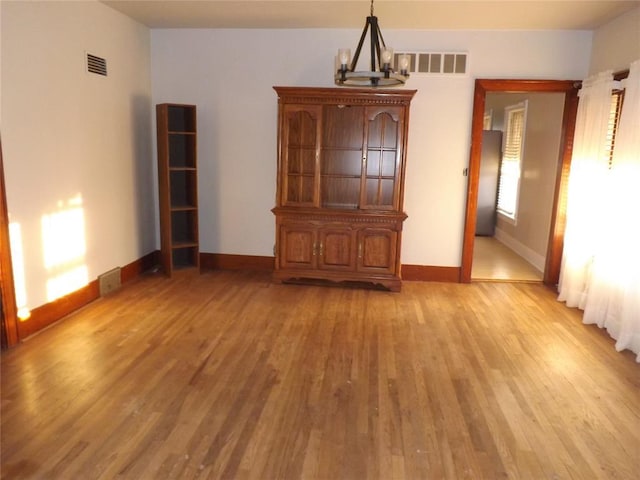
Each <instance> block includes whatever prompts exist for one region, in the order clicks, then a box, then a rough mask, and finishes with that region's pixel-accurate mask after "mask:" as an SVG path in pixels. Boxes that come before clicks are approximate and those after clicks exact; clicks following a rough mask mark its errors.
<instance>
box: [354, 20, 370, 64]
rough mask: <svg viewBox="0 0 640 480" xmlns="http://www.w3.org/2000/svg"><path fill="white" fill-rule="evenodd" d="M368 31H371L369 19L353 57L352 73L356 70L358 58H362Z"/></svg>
mask: <svg viewBox="0 0 640 480" xmlns="http://www.w3.org/2000/svg"><path fill="white" fill-rule="evenodd" d="M367 30H369V17H367V22H366V23H365V24H364V30H362V35H360V41H359V42H358V46H357V47H356V51H355V53H354V55H353V60H351V68H350V70H351V71H352V72H354V71H355V70H356V65H357V64H358V58H359V57H360V50H362V44H363V43H364V39H365V37H366V36H367Z"/></svg>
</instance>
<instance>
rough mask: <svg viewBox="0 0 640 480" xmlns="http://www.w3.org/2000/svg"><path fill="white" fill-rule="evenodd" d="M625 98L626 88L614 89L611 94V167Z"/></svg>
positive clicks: (609, 140) (609, 157)
mask: <svg viewBox="0 0 640 480" xmlns="http://www.w3.org/2000/svg"><path fill="white" fill-rule="evenodd" d="M623 100H624V90H614V91H613V93H612V94H611V108H610V110H609V125H608V126H607V139H606V142H607V146H606V153H605V154H606V156H607V159H608V160H609V168H611V162H612V161H613V147H614V145H615V141H616V132H617V130H618V122H619V121H620V112H621V111H622V101H623Z"/></svg>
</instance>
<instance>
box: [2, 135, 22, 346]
mask: <svg viewBox="0 0 640 480" xmlns="http://www.w3.org/2000/svg"><path fill="white" fill-rule="evenodd" d="M0 294H1V295H2V347H11V346H13V345H15V344H17V343H18V312H17V306H16V292H15V287H14V284H13V266H12V264H11V247H10V243H9V212H8V208H7V194H6V188H5V183H4V163H3V159H2V141H1V140H0Z"/></svg>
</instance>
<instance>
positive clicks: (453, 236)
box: [151, 29, 591, 266]
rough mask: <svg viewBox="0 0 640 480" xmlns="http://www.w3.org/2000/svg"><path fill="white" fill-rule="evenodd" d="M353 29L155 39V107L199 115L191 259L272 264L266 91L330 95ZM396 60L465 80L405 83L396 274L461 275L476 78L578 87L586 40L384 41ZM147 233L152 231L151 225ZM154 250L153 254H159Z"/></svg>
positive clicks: (544, 34)
mask: <svg viewBox="0 0 640 480" xmlns="http://www.w3.org/2000/svg"><path fill="white" fill-rule="evenodd" d="M360 33H361V31H360V30H323V29H316V30H170V29H165V30H162V29H160V30H153V31H152V34H151V38H152V41H151V50H152V78H153V103H162V102H184V103H193V104H195V105H197V106H198V108H199V117H198V130H199V166H200V170H199V173H200V177H199V195H200V240H201V250H202V251H203V252H208V253H228V254H244V255H272V248H273V244H274V236H275V227H274V223H275V222H274V218H273V215H272V214H271V212H270V209H271V208H272V207H273V206H274V200H275V181H276V178H275V176H276V113H277V104H276V103H277V99H276V94H275V92H274V91H273V90H272V88H271V87H272V86H273V85H297V86H333V84H332V82H333V73H332V72H333V66H334V56H335V53H336V52H337V49H338V48H339V47H350V48H352V49H353V48H355V44H356V43H357V40H358V38H359V36H360ZM383 34H384V36H385V40H386V42H387V44H388V45H390V46H393V47H394V48H395V49H396V50H398V51H399V50H409V51H411V50H424V51H454V52H455V51H466V52H468V53H469V70H470V72H469V75H467V76H464V77H462V78H452V77H429V78H424V77H423V78H418V77H413V78H411V79H410V80H409V82H408V83H407V85H406V88H409V89H417V90H418V93H417V94H416V96H415V98H414V101H413V103H412V108H411V123H410V132H409V150H408V165H407V181H406V190H405V210H406V212H407V213H408V215H409V218H408V220H407V221H406V222H405V229H404V236H403V248H402V263H405V264H417V265H437V266H459V265H460V257H461V251H462V235H463V221H464V213H465V203H466V199H465V196H466V177H464V176H463V169H464V168H465V167H466V166H467V165H468V160H469V141H470V131H471V114H472V101H473V89H474V80H475V78H538V79H582V78H584V77H585V75H586V74H587V71H588V67H589V56H590V52H591V32H585V31H535V32H516V31H509V32H491V31H484V32H470V31H466V32H465V31H384V32H383ZM156 228H157V226H156ZM158 246H159V245H158Z"/></svg>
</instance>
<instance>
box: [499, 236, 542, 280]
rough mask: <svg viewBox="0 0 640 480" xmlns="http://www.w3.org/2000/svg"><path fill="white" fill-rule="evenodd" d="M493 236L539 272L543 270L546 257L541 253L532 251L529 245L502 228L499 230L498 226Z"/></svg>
mask: <svg viewBox="0 0 640 480" xmlns="http://www.w3.org/2000/svg"><path fill="white" fill-rule="evenodd" d="M494 236H495V239H496V240H498V241H499V242H500V243H502V244H503V245H505V246H506V247H507V248H509V249H511V250H513V251H514V252H516V253H517V254H518V255H520V256H521V257H522V258H524V259H525V260H526V261H527V262H529V263H530V264H531V265H533V266H534V267H535V268H536V269H538V270H539V271H540V272H544V265H545V261H546V259H545V258H544V256H543V255H540V254H539V253H536V252H534V251H533V250H531V249H530V248H529V247H527V246H526V245H524V244H523V243H520V242H519V241H518V240H516V239H515V238H513V237H512V236H511V235H508V234H507V233H505V231H504V230H501V229H499V228H496V232H495V235H494Z"/></svg>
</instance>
